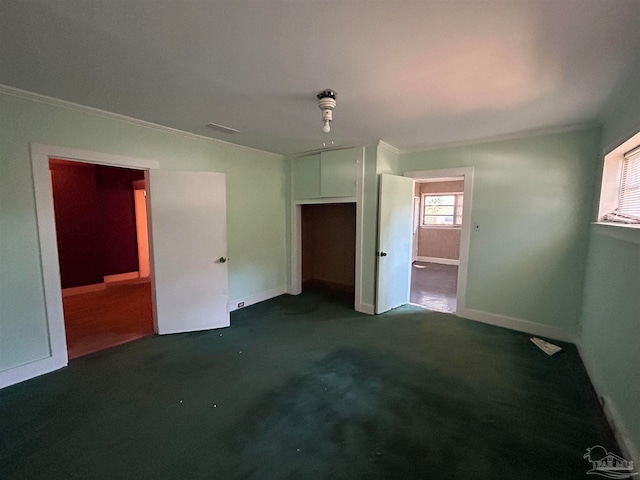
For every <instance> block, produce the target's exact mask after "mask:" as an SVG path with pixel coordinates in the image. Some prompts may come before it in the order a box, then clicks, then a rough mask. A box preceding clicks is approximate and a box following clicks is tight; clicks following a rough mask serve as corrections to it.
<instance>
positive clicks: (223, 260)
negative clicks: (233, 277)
mask: <svg viewBox="0 0 640 480" xmlns="http://www.w3.org/2000/svg"><path fill="white" fill-rule="evenodd" d="M227 260H229V259H228V258H224V257H220V259H219V260H218V261H219V262H220V263H224V262H226V261H227Z"/></svg>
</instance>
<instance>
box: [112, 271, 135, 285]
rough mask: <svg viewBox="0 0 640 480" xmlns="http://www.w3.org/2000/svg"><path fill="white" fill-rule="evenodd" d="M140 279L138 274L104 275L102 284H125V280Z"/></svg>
mask: <svg viewBox="0 0 640 480" xmlns="http://www.w3.org/2000/svg"><path fill="white" fill-rule="evenodd" d="M136 278H140V273H139V272H127V273H117V274H115V275H105V276H104V283H113V282H125V281H127V280H135V279H136Z"/></svg>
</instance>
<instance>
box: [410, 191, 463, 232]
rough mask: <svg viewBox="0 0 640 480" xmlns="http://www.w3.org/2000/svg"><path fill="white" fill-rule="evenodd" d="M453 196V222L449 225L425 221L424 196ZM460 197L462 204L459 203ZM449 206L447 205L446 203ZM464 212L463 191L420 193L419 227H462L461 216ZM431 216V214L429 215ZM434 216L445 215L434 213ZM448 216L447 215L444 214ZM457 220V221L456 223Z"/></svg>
mask: <svg viewBox="0 0 640 480" xmlns="http://www.w3.org/2000/svg"><path fill="white" fill-rule="evenodd" d="M446 196H453V197H454V205H453V223H452V224H451V225H446V224H445V225H437V224H433V223H425V221H424V218H425V217H426V216H427V215H425V212H424V210H425V207H426V205H425V198H426V197H446ZM460 199H462V205H460ZM447 206H449V205H447ZM459 207H461V208H462V209H463V210H461V211H460V213H458V208H459ZM463 214H464V192H433V193H429V192H424V193H420V228H445V229H460V228H462V217H463ZM431 216H433V215H431ZM436 216H445V215H436ZM446 216H448V215H446ZM457 222H458V223H457Z"/></svg>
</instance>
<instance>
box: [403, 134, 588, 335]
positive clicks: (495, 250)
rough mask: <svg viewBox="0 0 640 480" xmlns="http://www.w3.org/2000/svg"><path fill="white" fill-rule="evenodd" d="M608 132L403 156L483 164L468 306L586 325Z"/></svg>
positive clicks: (426, 164) (477, 174)
mask: <svg viewBox="0 0 640 480" xmlns="http://www.w3.org/2000/svg"><path fill="white" fill-rule="evenodd" d="M599 145H600V131H599V130H598V129H588V130H582V131H573V132H564V133H556V134H552V135H544V136H534V137H528V138H520V139H515V140H505V141H499V142H491V143H485V144H477V145H472V146H464V147H457V148H448V149H442V150H431V151H425V152H418V153H407V154H402V155H400V171H401V172H406V171H415V170H428V169H443V168H453V167H474V186H473V207H472V223H477V224H479V226H480V230H479V231H472V232H471V239H470V247H469V249H470V250H469V265H468V283H467V296H466V305H465V306H466V308H468V309H472V310H478V311H482V312H488V313H490V314H499V315H505V316H507V317H512V318H516V319H521V320H527V321H530V322H535V323H538V324H542V325H547V326H551V327H557V328H560V329H562V330H564V331H565V332H568V333H572V332H575V331H576V330H577V329H578V324H579V319H580V306H581V302H582V286H583V278H584V267H585V257H586V253H587V244H588V234H589V231H588V228H589V220H590V215H591V212H592V208H591V205H592V198H593V192H594V190H595V186H594V178H595V167H596V165H597V164H598V150H599Z"/></svg>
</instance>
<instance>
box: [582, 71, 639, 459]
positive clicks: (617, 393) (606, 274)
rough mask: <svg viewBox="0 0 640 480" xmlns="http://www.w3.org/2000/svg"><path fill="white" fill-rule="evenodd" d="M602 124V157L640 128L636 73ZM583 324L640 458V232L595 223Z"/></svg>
mask: <svg viewBox="0 0 640 480" xmlns="http://www.w3.org/2000/svg"><path fill="white" fill-rule="evenodd" d="M603 122H604V125H603V146H604V148H603V151H602V154H603V155H604V154H607V153H609V152H610V151H611V150H613V149H614V148H616V147H617V146H618V145H620V144H622V143H623V142H625V141H626V140H628V139H629V138H630V137H632V136H633V135H635V134H636V133H638V132H640V77H638V75H637V74H636V72H634V75H633V76H632V78H630V79H628V81H627V82H626V83H625V84H624V85H623V86H621V87H620V88H619V89H617V91H616V95H615V98H614V99H612V100H611V102H610V104H609V105H608V108H607V111H606V113H605V115H604V117H603ZM595 218H596V215H595V214H594V215H593V216H592V220H595ZM611 229H615V230H613V232H616V231H617V233H618V234H620V233H621V229H623V230H622V231H623V232H624V237H625V238H626V240H621V239H617V238H613V237H611V236H608V235H606V234H605V233H607V232H608V233H609V234H611V233H612V231H611ZM581 326H582V332H581V337H580V341H579V346H580V353H581V355H582V356H583V358H584V360H585V363H586V365H587V366H588V369H589V374H590V375H591V378H592V381H593V383H594V385H595V387H596V388H597V390H598V392H599V393H600V394H601V395H602V396H604V397H605V398H606V405H607V406H608V407H612V409H613V410H614V411H616V412H617V419H616V421H617V422H620V423H621V424H622V425H621V426H622V428H623V429H624V430H626V432H627V434H628V435H629V437H628V438H627V441H626V443H627V447H628V448H629V449H630V450H631V454H632V455H633V457H634V460H635V461H636V462H640V408H639V405H640V374H639V373H638V365H640V355H639V353H638V352H639V351H640V350H639V349H638V339H639V338H640V230H631V229H625V228H624V227H615V226H600V225H594V226H592V228H591V236H590V245H589V254H588V257H587V275H586V279H585V288H584V299H583V308H582V325H581Z"/></svg>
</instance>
